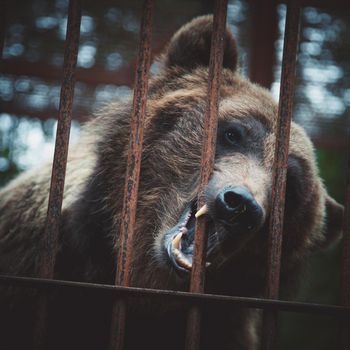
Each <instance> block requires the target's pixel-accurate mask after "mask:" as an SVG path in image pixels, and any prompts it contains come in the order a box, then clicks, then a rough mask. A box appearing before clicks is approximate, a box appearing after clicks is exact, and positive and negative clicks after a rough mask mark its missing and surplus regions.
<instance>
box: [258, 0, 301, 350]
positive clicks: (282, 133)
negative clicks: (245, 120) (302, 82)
mask: <svg viewBox="0 0 350 350" xmlns="http://www.w3.org/2000/svg"><path fill="white" fill-rule="evenodd" d="M299 23H300V6H299V3H298V1H289V2H288V7H287V18H286V27H285V35H284V47H283V61H282V75H281V88H280V100H279V109H278V120H277V125H276V130H275V132H276V143H275V156H274V163H273V169H272V194H271V197H272V198H271V213H270V226H269V238H268V261H267V279H266V294H265V296H266V298H268V299H278V295H279V282H280V268H281V250H282V234H283V216H284V204H285V189H286V174H287V160H288V150H289V135H290V124H291V119H292V106H293V97H294V83H295V67H296V55H297V48H298V37H299ZM276 334H277V313H276V311H269V312H265V313H264V321H263V338H262V345H263V349H264V350H272V349H275V347H276Z"/></svg>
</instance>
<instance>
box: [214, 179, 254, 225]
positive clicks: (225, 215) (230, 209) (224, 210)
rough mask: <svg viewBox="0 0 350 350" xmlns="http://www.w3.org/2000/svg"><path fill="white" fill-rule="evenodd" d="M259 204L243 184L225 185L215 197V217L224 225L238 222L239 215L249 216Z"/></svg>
mask: <svg viewBox="0 0 350 350" xmlns="http://www.w3.org/2000/svg"><path fill="white" fill-rule="evenodd" d="M257 208H259V205H258V204H257V202H256V201H255V199H254V197H253V195H252V194H251V193H250V192H249V190H248V189H247V188H246V187H244V186H236V187H226V188H224V189H223V190H221V191H220V192H219V194H218V195H217V197H216V199H215V209H216V210H215V212H216V216H217V219H219V220H220V221H222V222H224V223H225V224H226V225H233V224H236V223H237V222H240V221H241V219H240V217H241V216H243V214H244V216H250V214H252V213H254V212H256V210H257Z"/></svg>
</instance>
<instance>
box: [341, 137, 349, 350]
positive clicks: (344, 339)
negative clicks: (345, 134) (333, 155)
mask: <svg viewBox="0 0 350 350" xmlns="http://www.w3.org/2000/svg"><path fill="white" fill-rule="evenodd" d="M349 149H350V135H349V148H348V150H349ZM346 178H347V181H346V203H345V215H344V222H343V235H344V236H343V252H342V279H341V286H342V304H343V305H344V306H350V154H349V155H348V168H347V176H346ZM349 327H350V319H349V318H347V319H344V320H342V322H341V325H340V330H341V334H340V343H341V344H340V349H341V350H348V349H350V335H349Z"/></svg>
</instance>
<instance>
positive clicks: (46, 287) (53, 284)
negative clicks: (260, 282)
mask: <svg viewBox="0 0 350 350" xmlns="http://www.w3.org/2000/svg"><path fill="white" fill-rule="evenodd" d="M0 285H8V286H18V287H24V288H38V289H39V288H40V289H42V290H43V291H46V292H50V291H54V292H55V291H57V290H60V289H71V290H72V291H74V290H76V291H79V292H86V293H95V294H96V295H98V296H99V297H103V296H112V297H114V298H121V297H122V298H127V297H138V298H145V297H147V298H149V297H151V298H154V300H158V299H160V298H164V299H165V300H169V302H170V301H174V302H182V303H185V304H186V305H191V304H195V305H198V306H202V307H206V306H212V305H217V306H218V307H219V306H224V307H225V308H226V307H230V306H232V307H237V306H241V307H247V308H254V309H275V310H279V311H286V312H296V313H309V314H318V315H324V316H332V317H342V316H350V307H349V306H347V307H343V306H337V305H327V304H314V303H301V302H295V301H283V300H272V299H263V298H248V297H236V296H227V295H215V294H200V293H189V292H178V291H172V290H160V289H147V288H135V287H123V286H113V285H109V284H97V283H86V282H73V281H63V280H52V279H43V278H32V277H18V276H7V275H0ZM162 300H163V299H162Z"/></svg>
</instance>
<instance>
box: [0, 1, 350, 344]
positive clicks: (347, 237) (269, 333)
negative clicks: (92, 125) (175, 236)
mask: <svg viewBox="0 0 350 350" xmlns="http://www.w3.org/2000/svg"><path fill="white" fill-rule="evenodd" d="M153 9H154V0H145V2H144V8H143V20H142V25H141V34H140V46H139V53H138V65H137V68H136V77H135V90H134V100H133V110H132V114H131V133H130V144H129V155H128V166H127V174H126V182H125V194H124V201H123V212H122V213H123V215H122V222H121V226H120V245H119V246H120V248H119V251H118V265H117V266H118V267H117V268H118V270H117V272H116V279H115V283H116V285H115V286H110V285H101V284H92V283H79V282H68V281H61V280H53V271H54V265H55V258H56V253H57V237H58V227H59V219H60V213H61V206H62V198H63V188H64V179H65V170H66V162H67V152H68V140H69V131H70V123H71V115H72V103H73V94H74V83H75V78H74V74H75V66H76V60H77V52H78V46H79V29H80V20H81V6H80V0H70V4H69V13H68V24H67V38H66V49H65V57H64V68H63V82H62V90H61V98H60V107H59V112H58V129H57V136H56V146H55V155H54V162H53V170H52V177H51V188H50V195H49V205H48V213H47V219H46V225H45V233H46V239H47V244H46V247H45V248H46V249H45V251H44V255H43V257H42V264H41V277H42V278H40V279H39V278H26V277H14V276H0V284H2V285H16V286H21V287H24V288H33V287H34V288H38V289H40V290H41V291H43V293H42V297H41V300H40V304H39V305H38V310H39V315H38V320H37V325H36V334H35V335H36V339H37V345H38V348H39V347H44V344H45V332H46V328H45V320H46V318H47V292H50V290H53V289H57V288H73V289H76V288H79V289H83V290H89V291H91V292H94V293H97V294H103V293H108V294H111V295H113V297H114V298H115V304H114V308H113V318H112V326H111V339H110V349H117V350H122V349H123V337H124V329H125V316H126V300H127V298H128V297H130V296H133V297H134V296H136V297H140V298H141V297H145V296H148V297H156V298H166V299H176V300H178V301H181V302H183V303H187V304H190V305H191V308H190V309H189V310H190V311H189V314H188V325H187V337H186V346H185V348H186V350H195V349H199V341H200V314H201V308H203V307H205V306H206V305H208V304H212V303H215V304H225V305H228V304H235V305H241V306H244V307H248V308H260V309H263V310H264V311H265V312H264V322H263V327H264V328H263V338H262V339H263V343H262V345H263V348H264V349H266V350H272V349H275V348H276V342H275V340H276V332H277V321H276V316H277V314H278V312H279V311H290V312H302V313H314V314H316V313H317V314H320V315H329V316H334V317H336V318H337V319H339V320H341V321H342V324H343V327H342V330H343V332H342V337H341V343H342V344H341V349H344V350H345V349H348V348H349V335H348V334H347V332H346V326H348V325H349V323H348V322H349V319H350V160H349V165H348V173H347V175H348V176H347V197H346V201H347V202H346V213H345V220H344V250H343V259H342V262H343V263H342V271H343V275H342V276H343V278H342V291H343V298H342V303H343V305H342V306H335V305H320V304H311V303H298V302H287V301H281V300H278V296H279V277H280V261H281V245H282V229H283V212H284V197H285V182H286V180H285V178H286V164H287V158H288V145H289V132H290V123H291V117H292V101H293V95H294V81H295V65H296V55H297V47H298V27H299V19H300V4H299V2H298V1H289V3H288V8H287V20H286V31H285V45H284V53H283V62H282V81H281V91H280V102H279V112H278V123H277V128H276V145H275V158H274V164H273V184H274V185H273V192H272V211H271V213H272V214H271V222H270V234H269V245H268V246H269V251H268V273H267V281H266V298H265V299H261V298H244V297H235V296H220V295H208V294H207V295H206V294H203V291H204V275H205V274H204V270H205V258H204V254H203V252H204V251H205V247H206V241H205V239H203V237H205V235H204V234H201V232H202V233H203V232H204V231H205V222H204V220H202V219H201V218H199V220H198V221H197V222H196V235H195V251H194V259H193V269H192V273H191V285H190V292H176V291H165V290H153V289H146V288H132V287H129V286H128V284H129V271H130V264H131V254H132V251H131V247H132V239H133V228H134V223H135V213H136V203H137V193H138V183H139V177H140V160H141V155H142V140H143V125H144V118H145V110H146V102H147V99H146V96H147V91H148V72H149V67H150V58H151V37H152V34H151V33H152V19H153ZM226 12H227V0H217V1H216V5H215V9H214V25H213V28H214V29H213V37H212V46H211V56H210V66H209V80H208V96H209V98H208V102H207V108H206V113H205V136H204V142H203V148H202V162H201V178H200V189H201V191H200V193H199V197H198V203H199V205H200V204H201V202H202V201H203V198H202V191H203V189H204V188H205V186H206V185H207V183H208V180H209V178H210V175H211V173H212V169H213V165H214V155H215V140H216V129H217V118H218V100H219V89H220V77H221V69H222V59H223V45H222V44H223V40H222V38H223V35H224V33H225V23H226ZM1 22H2V23H4V21H3V20H2V21H1ZM1 27H2V29H4V25H2V26H1ZM2 34H3V33H2ZM2 38H3V36H2ZM1 43H3V40H1Z"/></svg>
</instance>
